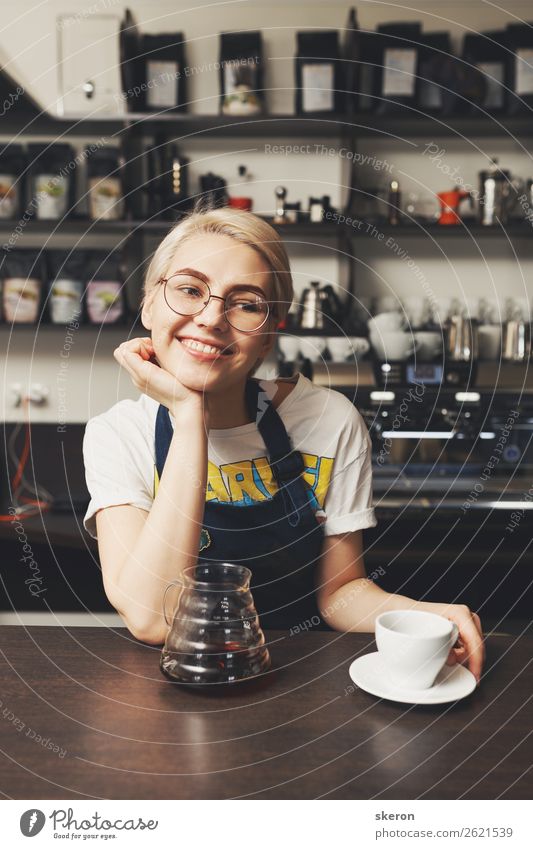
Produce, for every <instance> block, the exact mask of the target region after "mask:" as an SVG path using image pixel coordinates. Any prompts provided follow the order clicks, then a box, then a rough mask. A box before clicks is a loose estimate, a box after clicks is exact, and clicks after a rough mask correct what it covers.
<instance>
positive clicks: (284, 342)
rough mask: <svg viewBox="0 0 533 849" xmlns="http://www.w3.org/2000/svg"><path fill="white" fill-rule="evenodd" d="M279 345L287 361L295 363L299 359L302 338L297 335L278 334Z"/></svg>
mask: <svg viewBox="0 0 533 849" xmlns="http://www.w3.org/2000/svg"><path fill="white" fill-rule="evenodd" d="M278 345H279V349H280V351H281V353H282V354H283V357H284V359H285V360H287V362H289V363H293V362H294V361H295V360H297V359H298V355H299V353H300V340H299V339H298V338H297V337H296V336H285V335H283V334H280V335H279V336H278Z"/></svg>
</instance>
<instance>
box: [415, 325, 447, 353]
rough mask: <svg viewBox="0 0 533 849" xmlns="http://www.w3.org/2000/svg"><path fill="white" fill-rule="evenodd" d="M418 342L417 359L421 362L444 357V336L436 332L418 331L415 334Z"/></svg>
mask: <svg viewBox="0 0 533 849" xmlns="http://www.w3.org/2000/svg"><path fill="white" fill-rule="evenodd" d="M414 337H415V340H416V342H417V345H418V347H417V349H416V357H417V359H419V360H433V359H434V358H435V357H438V356H439V355H440V356H441V357H442V355H443V339H442V334H441V333H439V332H438V331H436V330H416V331H415V333H414Z"/></svg>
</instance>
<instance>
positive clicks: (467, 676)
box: [349, 651, 476, 705]
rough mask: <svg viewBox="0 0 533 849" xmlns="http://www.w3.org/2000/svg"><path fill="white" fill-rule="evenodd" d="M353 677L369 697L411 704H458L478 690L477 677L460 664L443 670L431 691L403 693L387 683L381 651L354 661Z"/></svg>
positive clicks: (406, 691) (355, 682) (408, 691)
mask: <svg viewBox="0 0 533 849" xmlns="http://www.w3.org/2000/svg"><path fill="white" fill-rule="evenodd" d="M349 673H350V678H351V679H352V681H353V682H354V684H357V686H358V687H360V688H361V689H362V690H366V692H367V693H371V694H372V695H373V696H379V697H380V698H382V699H391V700H392V701H393V702H405V703H407V704H415V705H441V704H445V703H446V702H455V701H457V700H458V699H464V698H465V696H469V695H470V693H472V692H473V690H475V689H476V679H475V677H474V676H473V675H472V673H471V672H470V670H469V669H466V667H464V666H462V665H461V664H460V663H456V664H455V665H454V666H445V667H444V669H441V671H440V672H439V674H438V676H437V680H436V681H435V683H434V684H433V686H432V687H429V688H428V689H427V690H414V689H405V690H402V689H399V688H398V687H396V686H394V684H392V683H391V682H390V681H389V680H387V674H386V672H385V671H384V668H383V662H382V660H381V659H380V657H379V652H377V651H375V652H371V653H370V654H364V655H362V656H361V657H358V658H357V659H356V660H354V661H353V663H352V664H351V666H350V669H349Z"/></svg>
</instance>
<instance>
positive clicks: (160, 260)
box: [143, 207, 294, 321]
mask: <svg viewBox="0 0 533 849" xmlns="http://www.w3.org/2000/svg"><path fill="white" fill-rule="evenodd" d="M203 233H215V234H218V235H223V236H229V237H230V238H232V239H236V240H237V241H238V242H242V244H243V245H247V246H248V247H250V248H253V250H254V251H256V252H257V253H258V254H259V255H260V256H261V257H262V259H263V260H264V261H265V263H266V265H267V266H268V268H269V269H270V271H271V274H272V278H271V279H272V288H271V298H270V300H271V301H272V303H273V310H272V311H273V314H274V316H275V317H276V319H277V320H278V321H283V320H284V319H285V317H286V315H287V313H288V311H289V308H290V306H291V303H292V299H293V296H294V290H293V283H292V275H291V271H290V263H289V257H288V256H287V251H286V249H285V245H284V244H283V240H282V239H281V237H280V236H279V234H278V233H277V232H276V231H275V230H274V228H273V227H271V226H270V224H267V222H266V221H264V220H263V219H262V218H258V216H257V215H253V214H252V213H251V212H245V211H243V210H240V209H233V208H232V207H220V208H217V209H204V210H202V209H200V210H195V211H194V212H192V213H190V214H189V215H187V216H186V217H185V218H183V219H182V220H181V221H179V222H178V224H176V225H175V227H173V228H172V230H171V231H170V232H169V233H167V235H166V236H165V238H164V239H163V241H162V242H161V244H160V245H159V246H158V248H157V249H156V251H155V253H154V255H153V257H152V259H151V261H150V264H149V266H148V270H147V272H146V277H145V281H144V288H143V304H144V303H145V302H146V300H147V299H148V298H149V296H150V294H151V293H152V291H153V290H154V289H155V287H156V286H157V284H158V283H159V281H160V280H161V278H162V277H165V276H166V275H167V274H168V273H169V271H171V269H170V268H169V266H170V263H171V262H172V259H173V257H174V254H175V253H176V250H177V249H178V248H179V246H180V245H181V244H183V242H185V241H186V240H187V239H190V238H191V237H193V236H197V235H199V234H203Z"/></svg>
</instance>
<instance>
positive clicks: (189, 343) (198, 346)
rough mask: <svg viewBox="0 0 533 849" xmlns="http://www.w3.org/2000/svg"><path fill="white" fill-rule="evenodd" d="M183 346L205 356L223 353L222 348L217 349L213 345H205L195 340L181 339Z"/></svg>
mask: <svg viewBox="0 0 533 849" xmlns="http://www.w3.org/2000/svg"><path fill="white" fill-rule="evenodd" d="M180 341H181V344H182V345H185V346H186V347H187V348H191V349H192V350H193V351H202V353H204V354H219V353H222V351H221V349H220V348H215V347H214V346H213V345H203V344H202V343H201V342H197V341H196V340H195V339H181V340H180Z"/></svg>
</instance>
